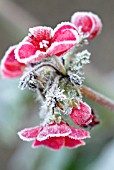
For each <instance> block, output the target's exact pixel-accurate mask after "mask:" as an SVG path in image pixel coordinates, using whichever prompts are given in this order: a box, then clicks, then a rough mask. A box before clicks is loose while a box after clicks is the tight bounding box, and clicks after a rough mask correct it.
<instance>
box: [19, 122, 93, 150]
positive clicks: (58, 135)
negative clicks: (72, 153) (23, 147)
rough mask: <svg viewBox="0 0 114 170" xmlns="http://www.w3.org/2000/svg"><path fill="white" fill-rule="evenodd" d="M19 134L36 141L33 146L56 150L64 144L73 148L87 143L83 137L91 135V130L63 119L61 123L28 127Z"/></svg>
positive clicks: (27, 139) (25, 139) (24, 138)
mask: <svg viewBox="0 0 114 170" xmlns="http://www.w3.org/2000/svg"><path fill="white" fill-rule="evenodd" d="M18 135H19V137H20V138H21V139H23V140H24V141H34V142H33V145H32V146H33V148H36V147H38V146H46V147H48V148H51V149H54V150H59V149H61V148H62V147H63V146H65V147H67V148H71V149H72V148H75V147H78V146H80V145H85V142H84V140H83V139H85V138H89V137H90V135H89V132H86V131H85V130H83V129H81V128H80V129H76V128H74V127H72V126H69V125H67V124H66V123H65V122H63V121H61V123H60V124H57V123H55V122H54V123H52V124H48V125H45V126H36V127H32V128H27V129H24V130H22V131H20V132H18Z"/></svg>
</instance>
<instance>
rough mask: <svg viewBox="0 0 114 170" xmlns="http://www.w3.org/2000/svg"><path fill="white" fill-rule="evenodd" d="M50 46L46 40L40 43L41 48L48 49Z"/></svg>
mask: <svg viewBox="0 0 114 170" xmlns="http://www.w3.org/2000/svg"><path fill="white" fill-rule="evenodd" d="M48 44H49V42H48V41H46V40H42V41H41V42H40V43H39V45H40V48H45V49H47V48H48Z"/></svg>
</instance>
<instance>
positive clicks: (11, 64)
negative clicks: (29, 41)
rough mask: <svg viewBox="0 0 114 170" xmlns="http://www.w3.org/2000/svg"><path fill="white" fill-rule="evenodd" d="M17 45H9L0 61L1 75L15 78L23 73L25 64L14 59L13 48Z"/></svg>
mask: <svg viewBox="0 0 114 170" xmlns="http://www.w3.org/2000/svg"><path fill="white" fill-rule="evenodd" d="M16 47H17V45H15V46H12V47H10V48H9V49H8V50H7V52H6V53H5V56H4V57H3V59H2V61H1V75H2V77H6V78H16V77H19V76H21V75H22V74H23V69H24V68H25V67H26V65H25V64H22V63H20V62H18V61H17V60H16V59H15V54H14V50H15V49H16Z"/></svg>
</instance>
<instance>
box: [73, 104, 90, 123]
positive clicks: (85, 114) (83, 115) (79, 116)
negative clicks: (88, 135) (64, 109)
mask: <svg viewBox="0 0 114 170" xmlns="http://www.w3.org/2000/svg"><path fill="white" fill-rule="evenodd" d="M92 117H93V116H92V114H91V108H90V106H89V105H87V104H86V103H80V106H79V108H76V107H73V108H72V111H71V113H70V118H71V119H72V121H73V122H74V123H75V124H77V125H79V126H86V125H88V124H89V123H90V122H91V121H92Z"/></svg>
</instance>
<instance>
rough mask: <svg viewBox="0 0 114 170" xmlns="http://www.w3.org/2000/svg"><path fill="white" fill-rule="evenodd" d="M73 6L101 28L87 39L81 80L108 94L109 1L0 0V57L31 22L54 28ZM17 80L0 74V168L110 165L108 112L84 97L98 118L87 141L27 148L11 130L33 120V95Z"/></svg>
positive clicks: (113, 15) (113, 61) (111, 119)
mask: <svg viewBox="0 0 114 170" xmlns="http://www.w3.org/2000/svg"><path fill="white" fill-rule="evenodd" d="M75 11H92V12H94V13H96V14H98V15H99V16H100V18H101V19H102V22H103V30H102V33H101V35H100V36H99V37H97V38H95V39H94V40H93V41H91V42H90V45H89V46H88V50H89V51H90V52H91V53H92V55H91V64H90V65H87V66H86V68H85V76H86V81H85V83H86V84H87V85H89V86H91V87H93V88H94V89H96V90H98V91H100V92H102V93H103V94H105V95H106V96H108V97H110V98H112V99H114V0H108V1H107V0H93V1H92V0H85V1H84V0H56V1H55V0H41V1H40V0H32V1H30V0H0V58H2V57H3V55H4V53H5V51H6V49H7V48H8V47H9V46H10V45H13V44H16V43H18V42H19V41H20V40H21V39H23V37H24V36H26V35H27V33H28V28H29V27H33V26H36V25H47V26H52V27H55V26H56V25H57V24H58V23H59V22H61V21H69V20H70V17H71V15H72V14H73V13H74V12H75ZM18 83H19V79H15V80H6V79H2V78H0V170H47V169H49V170H101V169H103V170H114V113H113V112H111V111H109V110H108V109H106V108H104V107H102V106H100V105H99V104H96V103H95V102H92V101H90V100H87V99H84V100H85V101H87V102H88V103H89V104H90V105H91V106H92V108H94V109H95V111H96V113H97V114H98V116H99V119H101V120H102V124H101V125H98V126H97V127H95V128H94V129H93V130H92V131H91V136H92V137H91V139H89V140H86V141H87V145H86V146H84V147H80V148H78V149H74V150H69V149H65V148H64V149H62V150H61V151H51V150H49V149H46V148H38V149H35V150H34V149H32V148H31V144H30V143H26V142H23V141H21V140H20V139H19V138H18V136H17V134H16V133H17V132H18V131H19V130H21V129H23V128H25V127H31V126H35V125H37V124H38V122H39V119H38V109H39V105H38V104H37V102H36V101H35V94H34V93H31V92H29V91H27V90H25V91H20V90H19V89H18Z"/></svg>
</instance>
